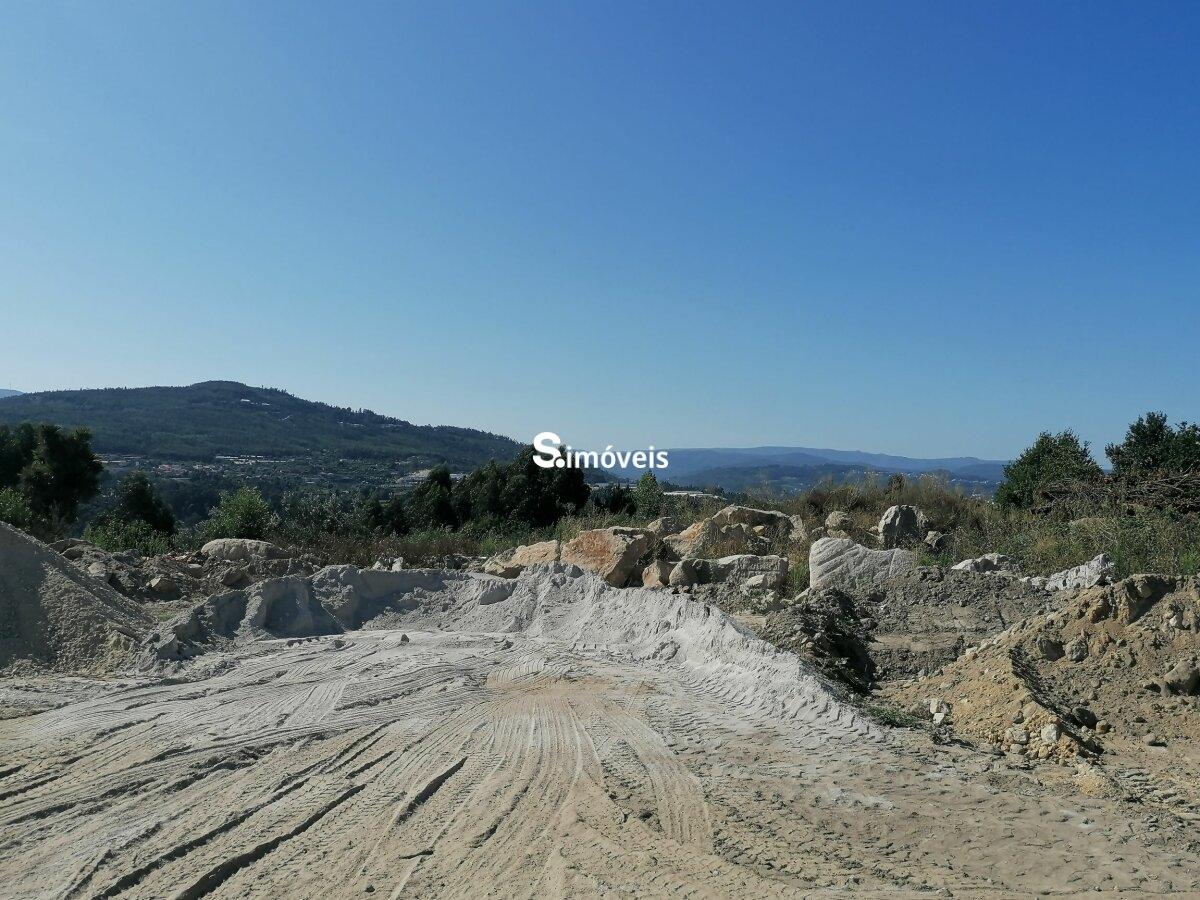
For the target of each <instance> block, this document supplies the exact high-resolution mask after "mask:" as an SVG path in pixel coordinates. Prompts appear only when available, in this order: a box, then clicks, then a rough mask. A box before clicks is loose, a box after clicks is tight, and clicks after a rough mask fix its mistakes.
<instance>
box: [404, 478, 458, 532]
mask: <svg viewBox="0 0 1200 900" xmlns="http://www.w3.org/2000/svg"><path fill="white" fill-rule="evenodd" d="M453 489H454V483H453V481H452V480H451V478H450V470H449V469H448V468H446V467H445V466H438V467H437V468H435V469H432V470H430V472H429V477H427V478H426V479H425V482H424V484H421V485H419V486H418V487H417V488H416V490H414V491H413V492H412V493H411V494H410V495H409V497H408V504H407V507H408V518H409V520H410V521H411V522H412V524H413V527H414V528H454V527H455V526H456V525H458V516H457V515H456V513H455V511H454V503H453V501H452V492H453Z"/></svg>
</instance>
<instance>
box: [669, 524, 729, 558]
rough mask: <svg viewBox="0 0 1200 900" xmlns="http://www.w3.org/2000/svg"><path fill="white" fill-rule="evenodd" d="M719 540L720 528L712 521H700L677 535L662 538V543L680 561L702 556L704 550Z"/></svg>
mask: <svg viewBox="0 0 1200 900" xmlns="http://www.w3.org/2000/svg"><path fill="white" fill-rule="evenodd" d="M720 539H721V528H720V526H719V525H717V523H716V522H714V521H713V520H712V519H701V520H700V521H699V522H693V523H692V524H691V525H689V526H688V527H687V528H685V529H683V531H681V532H679V533H678V534H673V535H670V536H669V537H666V538H663V543H664V544H666V545H667V547H669V548H670V549H671V550H672V551H673V552H674V553H675V554H677V555H678V556H679V558H680V559H694V558H695V557H697V556H702V555H703V554H704V551H705V549H706V548H708V547H710V546H712V545H713V544H715V543H716V542H717V541H719V540H720Z"/></svg>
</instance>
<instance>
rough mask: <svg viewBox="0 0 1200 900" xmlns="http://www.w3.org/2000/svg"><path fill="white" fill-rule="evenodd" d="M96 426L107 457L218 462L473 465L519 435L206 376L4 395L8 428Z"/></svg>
mask: <svg viewBox="0 0 1200 900" xmlns="http://www.w3.org/2000/svg"><path fill="white" fill-rule="evenodd" d="M23 421H34V422H52V423H54V424H57V425H64V426H71V427H74V426H79V425H83V426H87V427H88V428H90V429H91V430H92V436H93V446H94V447H95V449H96V450H97V452H99V453H101V454H104V455H125V454H128V455H139V456H147V457H152V458H155V459H163V460H196V461H202V460H211V459H212V458H213V457H215V456H218V455H229V456H249V455H261V456H268V457H292V456H308V457H332V458H349V459H363V460H397V459H402V458H407V457H412V458H414V462H421V463H428V462H437V461H444V462H446V463H447V464H449V465H450V466H451V467H452V468H456V469H466V468H471V467H473V466H476V465H479V464H481V463H485V462H487V461H488V460H490V459H496V460H508V459H511V458H512V457H513V456H515V455H516V453H517V451H518V450H519V449H520V448H519V445H518V444H517V443H516V441H513V440H511V439H510V438H506V437H502V436H500V435H496V434H489V433H488V432H485V431H476V430H474V429H471V428H452V427H449V426H434V425H413V424H412V423H410V422H405V421H403V420H401V419H393V418H389V417H388V416H381V415H377V414H376V413H373V412H371V411H370V410H351V409H343V408H341V407H337V406H329V405H327V404H325V403H316V402H313V401H311V400H301V399H300V398H298V397H293V396H292V395H291V394H289V393H287V392H286V391H281V390H276V389H273V388H255V387H247V386H246V385H244V384H239V383H237V382H235V381H205V382H202V383H200V384H193V385H190V386H188V387H146V388H101V389H97V390H79V391H46V392H43V393H35V394H21V395H18V396H14V397H5V398H3V399H0V424H10V425H11V424H15V423H18V422H23Z"/></svg>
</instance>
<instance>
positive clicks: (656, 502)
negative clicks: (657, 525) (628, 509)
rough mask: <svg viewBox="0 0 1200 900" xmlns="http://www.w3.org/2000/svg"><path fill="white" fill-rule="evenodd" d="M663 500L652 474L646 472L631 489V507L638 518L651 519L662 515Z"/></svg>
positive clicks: (661, 490) (660, 489)
mask: <svg viewBox="0 0 1200 900" xmlns="http://www.w3.org/2000/svg"><path fill="white" fill-rule="evenodd" d="M663 500H664V495H663V489H662V487H661V486H660V485H659V483H658V479H657V478H656V477H655V475H654V473H653V472H647V473H646V474H644V475H643V476H642V477H641V478H639V479H638V483H637V486H636V487H635V488H634V489H633V505H634V507H635V508H636V509H637V514H638V515H639V516H642V517H643V518H646V519H653V518H655V517H656V516H660V515H662V508H663Z"/></svg>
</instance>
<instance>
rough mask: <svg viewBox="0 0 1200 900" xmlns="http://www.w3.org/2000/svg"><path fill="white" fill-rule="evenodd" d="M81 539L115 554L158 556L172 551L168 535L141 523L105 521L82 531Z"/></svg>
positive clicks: (90, 525) (115, 520)
mask: <svg viewBox="0 0 1200 900" xmlns="http://www.w3.org/2000/svg"><path fill="white" fill-rule="evenodd" d="M83 539H84V540H85V541H87V542H88V543H89V544H94V545H95V546H97V547H99V548H100V549H101V550H107V551H108V552H109V553H116V552H118V551H121V550H136V551H137V552H138V553H142V554H145V555H146V556H158V555H160V554H162V553H167V552H168V551H170V550H171V549H173V546H174V545H173V543H172V541H171V537H170V535H168V534H166V533H165V532H162V531H158V530H157V529H155V528H152V527H151V526H149V525H147V524H146V523H145V522H141V521H122V520H120V519H105V520H102V521H96V522H93V523H90V524H89V525H88V526H87V527H86V528H85V529H83Z"/></svg>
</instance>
